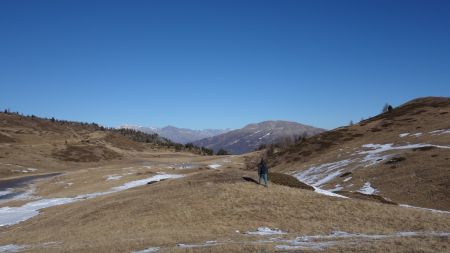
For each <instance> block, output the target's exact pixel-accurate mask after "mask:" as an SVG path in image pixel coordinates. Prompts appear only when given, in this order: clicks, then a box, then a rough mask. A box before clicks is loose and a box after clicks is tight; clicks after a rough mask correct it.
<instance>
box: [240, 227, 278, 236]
mask: <svg viewBox="0 0 450 253" xmlns="http://www.w3.org/2000/svg"><path fill="white" fill-rule="evenodd" d="M246 234H249V235H282V234H286V232H284V231H282V230H280V229H278V228H275V229H271V228H268V227H259V228H258V229H256V231H251V232H246Z"/></svg>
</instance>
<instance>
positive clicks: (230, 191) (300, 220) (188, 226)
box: [0, 169, 450, 252]
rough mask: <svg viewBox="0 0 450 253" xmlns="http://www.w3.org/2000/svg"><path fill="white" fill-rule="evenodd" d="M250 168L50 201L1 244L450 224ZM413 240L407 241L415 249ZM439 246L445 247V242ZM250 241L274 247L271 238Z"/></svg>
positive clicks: (73, 245) (125, 244)
mask: <svg viewBox="0 0 450 253" xmlns="http://www.w3.org/2000/svg"><path fill="white" fill-rule="evenodd" d="M245 175H248V174H247V173H245V172H242V171H237V170H233V169H229V170H227V171H224V172H220V171H208V172H201V173H198V172H197V173H194V174H191V175H190V176H188V177H186V178H183V179H179V180H172V181H163V182H159V183H156V184H152V185H146V186H142V187H138V188H135V189H130V190H127V191H124V192H120V193H116V194H113V195H107V196H103V197H99V198H96V199H92V200H87V201H83V202H78V203H74V204H69V205H63V206H58V207H52V208H48V209H46V210H45V211H44V212H43V213H42V214H41V215H39V216H38V217H36V218H33V219H31V220H29V221H26V222H23V223H21V224H20V225H18V226H14V227H12V228H3V229H1V230H0V231H2V232H6V233H3V234H2V237H1V238H0V245H4V244H8V243H11V242H14V243H17V244H22V243H23V244H30V243H34V244H39V243H45V242H50V241H52V242H63V244H62V245H61V246H59V247H58V248H56V249H54V251H55V252H61V251H70V252H77V251H85V250H89V251H92V252H127V251H131V250H137V249H143V248H146V247H149V246H159V247H163V248H166V250H167V251H166V252H171V251H172V250H174V246H175V245H176V244H177V243H198V242H204V241H207V240H221V241H224V240H228V239H231V240H234V241H245V242H246V243H245V244H250V242H251V241H254V240H256V239H258V238H256V239H255V238H254V237H249V236H246V235H243V234H241V233H236V232H235V231H236V230H239V231H242V232H244V231H250V230H255V229H256V228H257V227H260V226H269V227H278V228H281V229H283V230H285V231H288V232H289V233H291V234H293V235H300V234H327V233H330V232H331V231H335V230H341V231H347V232H360V233H369V234H370V233H375V234H377V233H378V234H379V233H392V232H397V231H449V230H450V220H449V216H448V215H447V214H435V213H429V212H424V211H419V210H413V209H407V208H401V207H397V206H391V205H383V204H378V203H373V202H367V201H359V200H352V199H340V198H332V197H327V196H322V195H318V194H316V193H314V192H312V191H308V190H302V189H296V188H290V187H286V186H279V185H271V186H270V187H269V189H265V188H263V187H261V186H258V185H256V184H254V183H249V182H245V181H243V180H242V176H245ZM399 240H400V239H399ZM401 240H406V239H401ZM401 240H400V241H401ZM410 240H414V239H410ZM416 243H417V242H415V241H414V243H410V244H409V246H408V244H406V245H404V246H405V247H406V248H409V249H412V248H411V247H415V246H414V245H415V244H416ZM423 243H425V244H424V245H425V247H427V245H428V244H427V243H426V242H423ZM433 243H434V244H436V242H435V241H433V240H432V242H430V243H429V246H430V247H431V245H432V244H433ZM375 244H376V243H375ZM437 245H438V247H443V244H442V242H441V243H439V242H437ZM444 245H445V244H444ZM246 247H249V249H252V250H253V249H254V250H256V249H258V248H260V249H261V250H262V249H268V250H273V245H262V244H256V245H253V246H246ZM336 247H338V248H339V247H349V245H344V244H343V245H341V246H336ZM233 248H235V249H240V250H242V249H243V248H244V246H243V245H240V246H237V245H233V244H230V245H222V246H218V247H212V248H210V249H209V250H211V251H213V252H227V250H230V249H233ZM357 248H358V247H357V246H354V247H350V248H348V250H349V251H353V250H356V249H357ZM37 251H38V252H39V250H37ZM51 251H52V249H43V250H42V252H51ZM394 251H395V250H394Z"/></svg>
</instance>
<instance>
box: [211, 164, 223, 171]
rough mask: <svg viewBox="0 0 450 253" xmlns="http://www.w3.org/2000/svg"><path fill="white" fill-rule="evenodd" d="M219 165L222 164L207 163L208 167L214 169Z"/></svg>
mask: <svg viewBox="0 0 450 253" xmlns="http://www.w3.org/2000/svg"><path fill="white" fill-rule="evenodd" d="M221 166H222V165H221V164H210V165H208V167H209V168H211V169H214V170H215V169H218V168H219V167H221Z"/></svg>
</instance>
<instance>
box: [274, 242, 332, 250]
mask: <svg viewBox="0 0 450 253" xmlns="http://www.w3.org/2000/svg"><path fill="white" fill-rule="evenodd" d="M293 244H294V245H276V246H275V248H276V249H281V250H298V249H300V250H302V249H304V250H323V249H324V248H327V247H331V246H333V245H335V244H336V242H295V243H293Z"/></svg>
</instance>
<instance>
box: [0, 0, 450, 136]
mask: <svg viewBox="0 0 450 253" xmlns="http://www.w3.org/2000/svg"><path fill="white" fill-rule="evenodd" d="M0 88H1V89H0V109H3V108H11V110H13V111H20V112H23V113H25V114H36V115H40V116H46V117H52V116H54V117H56V118H61V119H70V120H80V121H87V122H98V123H100V124H103V125H106V126H118V125H120V124H122V123H130V124H139V125H145V126H164V125H168V124H170V125H175V126H179V127H188V128H194V129H202V128H239V127H242V126H244V125H246V124H247V123H252V122H259V121H263V120H269V119H284V120H292V121H298V122H301V123H306V124H311V125H314V126H318V127H323V128H328V129H330V128H334V127H338V126H341V125H345V124H348V122H349V121H350V120H354V121H359V120H360V119H361V118H362V117H368V116H370V115H375V114H377V113H379V111H380V110H381V107H382V106H383V104H384V103H386V102H389V103H391V104H393V105H399V104H401V103H403V102H406V101H407V100H410V99H412V98H416V97H420V96H430V95H432V96H450V1H444V0H442V1H411V0H408V1H391V0H387V1H381V0H377V1H363V0H357V1H335V0H332V1H300V0H299V1H261V0H258V1H244V0H237V1H230V0H224V1H212V0H211V1H192V0H189V1H184V0H183V1H167V0H164V1H163V0H161V1H92V0H89V1H59V0H56V1H44V0H39V1H32V0H30V1H22V0H9V1H8V0H3V1H0Z"/></svg>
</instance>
